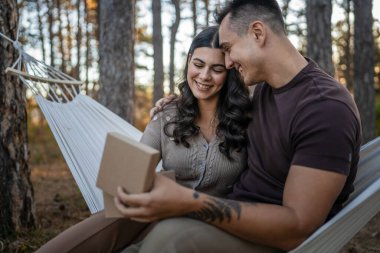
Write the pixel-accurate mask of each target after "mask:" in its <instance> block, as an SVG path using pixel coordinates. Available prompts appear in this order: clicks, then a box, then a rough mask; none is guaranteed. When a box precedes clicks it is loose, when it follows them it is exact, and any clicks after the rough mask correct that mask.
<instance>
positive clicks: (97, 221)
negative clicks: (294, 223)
mask: <svg viewBox="0 0 380 253" xmlns="http://www.w3.org/2000/svg"><path fill="white" fill-rule="evenodd" d="M218 47H219V41H218V29H217V27H209V28H206V29H205V30H203V31H202V32H201V33H200V34H198V35H197V36H196V37H195V38H194V40H193V42H192V44H191V46H190V49H189V53H188V56H187V62H186V67H185V71H184V73H185V80H184V81H183V82H182V83H180V84H179V90H180V93H181V96H180V97H179V99H178V100H177V101H176V102H175V103H173V104H172V105H171V106H169V107H168V108H167V109H165V110H164V111H163V112H161V113H159V114H158V115H157V116H156V117H154V118H153V119H152V121H151V122H150V123H149V125H148V126H147V128H146V130H145V131H144V134H143V137H142V140H141V141H142V142H143V143H145V144H148V145H150V146H152V147H154V148H156V149H157V150H159V151H160V152H161V156H162V161H163V167H164V169H165V170H174V171H175V174H176V181H177V182H178V183H179V184H182V185H185V186H187V187H191V188H193V189H196V190H198V191H202V192H206V193H209V194H213V195H215V196H224V195H226V194H227V193H228V192H229V191H230V189H231V185H232V183H233V182H234V181H235V180H236V179H237V177H238V176H239V175H240V173H241V171H242V170H243V169H244V168H245V164H246V153H245V145H246V135H245V130H246V128H247V125H248V122H249V117H248V115H249V109H250V101H249V98H248V91H247V90H246V88H245V87H244V85H243V84H242V83H241V82H240V79H239V78H238V75H237V74H236V72H235V71H234V70H227V69H226V67H225V65H224V55H223V52H222V50H221V49H219V48H218ZM145 228H146V224H142V223H138V222H133V221H131V220H129V219H105V218H104V215H103V214H102V213H98V214H95V215H92V216H91V217H90V218H88V219H86V220H84V221H82V222H81V223H79V224H77V225H75V226H73V227H71V228H70V229H68V230H66V231H65V232H63V233H62V234H60V235H59V236H57V237H56V238H54V239H53V240H51V241H49V242H48V243H47V244H45V245H44V246H43V247H41V249H39V250H38V251H37V252H55V251H57V249H59V250H58V251H60V252H113V251H118V250H120V249H122V248H124V247H125V246H126V245H128V244H130V243H131V242H135V241H138V240H137V237H138V235H139V234H141V231H143V230H144V229H145Z"/></svg>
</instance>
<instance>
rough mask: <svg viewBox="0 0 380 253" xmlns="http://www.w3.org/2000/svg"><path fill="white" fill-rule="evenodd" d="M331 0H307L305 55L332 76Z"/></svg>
mask: <svg viewBox="0 0 380 253" xmlns="http://www.w3.org/2000/svg"><path fill="white" fill-rule="evenodd" d="M331 15H332V3H331V0H307V1H306V22H307V55H308V57H310V58H311V59H313V60H314V61H315V62H316V63H318V65H319V66H320V67H321V68H322V69H323V70H325V71H326V72H327V73H328V74H330V75H331V76H334V65H333V63H332V38H331Z"/></svg>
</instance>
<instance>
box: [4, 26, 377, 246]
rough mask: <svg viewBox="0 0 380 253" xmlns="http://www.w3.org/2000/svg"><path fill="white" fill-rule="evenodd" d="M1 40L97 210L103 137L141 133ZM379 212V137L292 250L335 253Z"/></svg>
mask: <svg viewBox="0 0 380 253" xmlns="http://www.w3.org/2000/svg"><path fill="white" fill-rule="evenodd" d="M0 36H1V37H3V38H5V39H6V40H8V41H9V42H11V43H12V44H13V46H14V47H15V48H16V49H17V50H18V51H19V54H20V55H19V58H18V59H17V61H16V62H15V63H14V64H13V66H12V67H11V68H7V70H6V72H7V73H9V74H12V75H16V76H18V77H19V78H20V79H21V81H22V82H23V83H24V84H25V85H26V86H27V87H28V88H29V89H30V90H31V91H32V92H33V94H34V96H35V98H36V100H37V103H38V104H39V106H40V108H41V110H42V112H43V114H44V115H45V117H46V119H47V121H48V123H49V126H50V128H51V130H52V132H53V134H54V137H55V138H56V140H57V142H58V145H59V147H60V149H61V151H62V154H63V156H64V158H65V160H66V162H67V164H68V166H69V169H70V171H71V173H72V174H73V176H74V179H75V181H76V183H77V184H78V186H79V189H80V191H81V193H82V195H83V197H84V199H85V201H86V203H87V205H88V207H89V209H90V211H91V213H94V212H97V211H100V210H102V209H103V200H102V194H101V191H100V190H99V189H98V188H96V186H95V181H96V176H97V173H98V168H99V165H100V159H101V154H102V149H103V146H104V143H105V138H106V135H107V133H108V132H111V131H112V132H118V133H121V134H124V135H127V136H129V137H131V138H134V139H136V140H139V139H140V138H141V132H140V131H139V130H138V129H136V128H135V127H134V126H132V125H131V124H129V123H128V122H126V121H124V120H123V119H121V118H120V117H119V116H117V115H116V114H114V113H113V112H111V111H110V110H108V109H107V108H105V107H104V106H102V105H101V104H99V103H98V102H96V101H95V100H93V99H91V98H90V97H88V96H85V95H83V94H80V85H81V82H79V81H77V80H75V79H74V78H72V77H70V76H68V75H66V74H64V73H62V72H60V71H58V70H56V69H54V68H52V67H50V66H47V65H46V64H44V63H43V62H41V61H38V60H36V59H35V58H33V57H31V56H30V55H28V54H27V53H25V52H24V51H23V50H22V48H21V46H20V44H19V43H18V42H17V39H16V41H13V40H11V39H9V38H8V37H6V36H5V35H3V34H2V33H0ZM16 66H17V69H15V67H16ZM379 210H380V137H378V138H377V139H375V140H373V141H372V142H370V143H368V144H366V145H364V146H363V147H362V149H361V158H360V162H359V170H358V175H357V178H356V180H355V191H354V192H353V194H352V195H351V196H350V199H349V200H348V201H347V204H346V206H345V207H344V208H343V210H342V211H341V212H339V213H338V214H337V215H336V216H335V217H334V218H332V219H331V220H330V221H329V222H327V223H326V224H324V225H323V226H322V227H320V228H319V229H318V230H317V231H316V232H315V233H314V234H312V235H311V236H310V237H309V238H308V239H307V240H306V241H305V242H304V243H303V244H301V245H300V246H299V247H298V248H296V249H294V250H292V251H291V252H292V253H301V252H303V253H309V252H321V253H329V252H338V251H339V249H341V248H342V247H343V246H344V245H345V244H346V243H347V242H348V241H349V240H350V239H351V238H352V237H353V236H354V235H355V234H356V233H357V232H358V231H359V230H360V229H361V228H362V227H363V226H364V225H365V224H366V223H367V222H368V221H369V220H370V219H371V218H372V217H373V216H375V215H376V214H377V213H378V212H379Z"/></svg>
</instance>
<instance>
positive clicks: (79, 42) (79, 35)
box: [74, 0, 86, 80]
mask: <svg viewBox="0 0 380 253" xmlns="http://www.w3.org/2000/svg"><path fill="white" fill-rule="evenodd" d="M81 1H82V0H77V6H76V8H77V18H78V20H77V29H78V30H77V34H76V43H77V65H76V66H75V71H74V77H75V78H76V79H77V80H79V79H80V63H81V45H82V25H81V23H82V22H81V21H82V17H81V9H80V8H81ZM85 4H86V3H85Z"/></svg>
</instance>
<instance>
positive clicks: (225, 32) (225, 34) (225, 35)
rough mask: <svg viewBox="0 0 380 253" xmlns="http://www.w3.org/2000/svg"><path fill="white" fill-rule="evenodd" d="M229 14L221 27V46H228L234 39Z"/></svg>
mask: <svg viewBox="0 0 380 253" xmlns="http://www.w3.org/2000/svg"><path fill="white" fill-rule="evenodd" d="M229 19H230V18H229V14H227V15H226V16H225V17H224V19H223V20H222V23H221V24H220V26H219V45H220V46H222V45H224V44H227V43H228V42H229V40H230V39H231V37H232V34H231V33H232V30H231V28H230V22H229Z"/></svg>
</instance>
